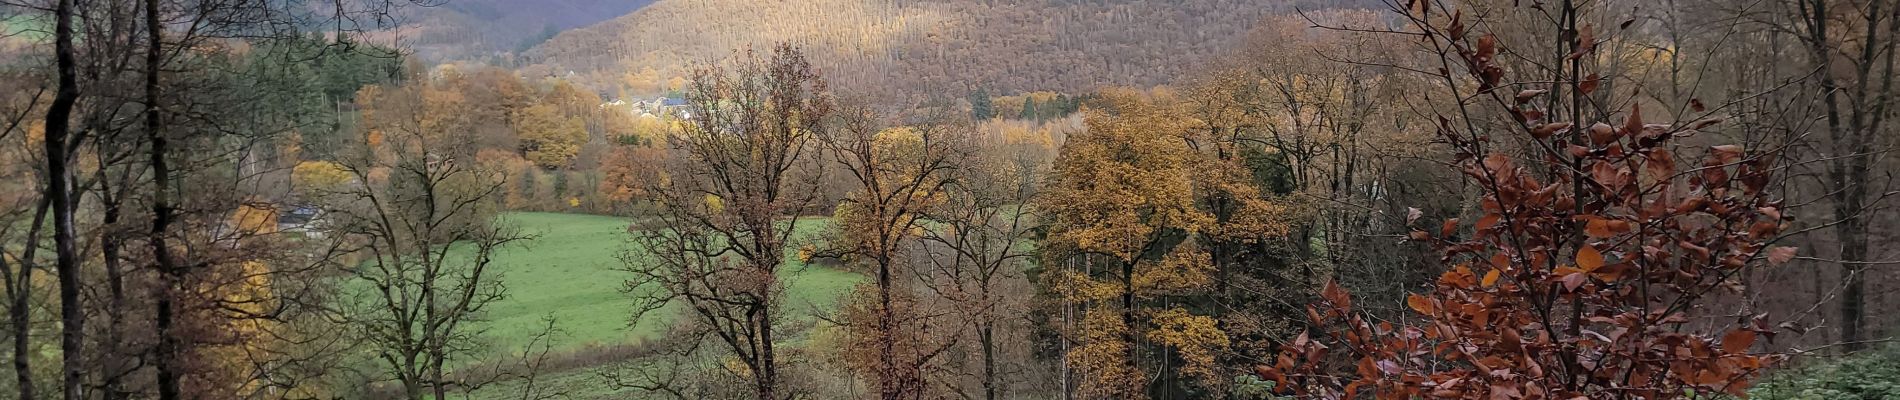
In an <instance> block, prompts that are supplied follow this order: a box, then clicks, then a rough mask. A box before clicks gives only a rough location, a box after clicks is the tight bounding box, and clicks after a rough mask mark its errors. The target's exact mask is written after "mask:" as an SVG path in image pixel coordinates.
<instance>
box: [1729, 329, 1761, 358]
mask: <svg viewBox="0 0 1900 400" xmlns="http://www.w3.org/2000/svg"><path fill="white" fill-rule="evenodd" d="M1754 344H1755V331H1751V330H1747V329H1736V330H1733V331H1729V333H1728V334H1727V335H1722V352H1724V353H1729V354H1741V353H1742V352H1745V351H1748V346H1752V345H1754Z"/></svg>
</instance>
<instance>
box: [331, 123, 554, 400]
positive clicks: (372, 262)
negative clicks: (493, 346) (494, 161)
mask: <svg viewBox="0 0 1900 400" xmlns="http://www.w3.org/2000/svg"><path fill="white" fill-rule="evenodd" d="M427 91H428V90H427V89H414V90H410V91H405V92H399V93H393V94H391V95H390V96H391V98H387V99H377V100H375V101H377V102H378V104H379V106H378V108H379V110H378V111H377V112H376V113H375V114H374V116H373V117H371V118H366V119H368V121H366V122H365V125H366V127H368V130H367V131H366V132H365V135H363V140H362V141H361V142H359V143H358V144H359V147H357V148H356V151H355V154H354V155H351V156H349V157H346V158H345V159H344V160H342V161H341V162H339V164H340V165H341V166H342V168H343V169H344V170H345V171H347V172H348V174H349V175H350V176H351V177H352V178H353V179H352V181H350V182H347V183H344V184H342V185H341V187H337V188H331V189H329V190H328V193H325V194H323V195H321V197H322V199H323V200H321V202H322V203H324V204H325V207H324V210H325V211H326V212H327V213H328V215H329V217H327V219H328V220H329V223H330V224H334V228H332V229H333V230H334V231H335V233H336V234H337V235H338V237H337V239H336V240H340V241H344V242H345V243H346V244H344V246H349V247H348V248H350V249H351V250H353V251H354V252H355V253H357V254H359V255H360V256H361V257H362V259H363V261H362V262H361V263H360V265H352V264H345V265H342V268H343V269H344V270H345V271H347V272H348V273H349V274H350V275H351V276H353V277H354V278H355V280H356V281H358V282H357V285H359V286H357V289H356V290H352V291H348V292H346V293H345V297H346V298H354V299H359V300H357V302H356V303H354V304H348V305H346V306H345V307H347V308H348V312H347V313H346V316H347V318H349V319H350V324H351V325H352V326H353V327H354V328H355V330H357V331H358V333H359V334H360V335H362V336H361V338H362V340H363V341H364V343H366V344H367V345H369V346H370V347H371V348H372V349H373V350H372V352H373V353H374V357H375V358H376V359H377V360H378V361H380V362H381V363H382V364H384V367H385V368H386V369H387V371H388V372H389V373H390V374H391V375H393V378H394V379H395V380H396V381H398V382H399V383H400V384H401V385H402V390H403V394H404V396H405V397H406V398H410V399H421V398H425V396H428V395H433V396H434V397H433V398H438V399H440V398H445V397H444V395H446V394H447V393H449V391H450V390H453V389H456V388H458V387H467V386H471V385H473V384H474V383H473V382H465V381H462V380H458V379H456V378H455V377H451V376H450V374H449V372H451V371H449V368H450V367H451V366H452V365H451V364H450V362H451V361H452V360H455V359H457V358H458V357H461V356H465V355H469V354H471V353H473V352H474V351H476V350H478V349H479V346H478V343H476V335H477V334H478V333H479V330H478V329H477V327H476V326H474V323H475V322H476V321H478V320H479V318H480V316H481V313H482V311H483V310H484V309H486V307H487V306H488V305H489V304H492V303H493V302H494V301H496V300H499V299H501V298H503V297H504V296H505V294H506V292H505V288H504V287H503V286H502V283H501V280H500V279H501V278H500V277H499V276H498V275H497V273H496V272H495V271H491V270H490V267H491V266H493V263H494V258H493V257H494V255H495V254H496V252H497V251H499V250H500V249H501V248H502V247H503V246H506V245H509V244H510V243H514V242H516V241H518V240H522V239H524V238H523V237H522V236H519V235H517V234H516V233H515V232H514V231H513V230H512V229H510V228H508V227H507V226H506V225H505V223H503V222H500V221H497V220H496V219H495V217H496V214H495V212H496V209H497V207H496V205H495V203H496V201H497V199H499V196H498V195H497V194H499V193H501V190H502V185H503V181H502V179H501V172H500V171H498V170H495V169H492V168H490V167H489V166H483V165H479V164H477V163H475V162H474V158H473V153H472V152H470V151H467V150H468V149H466V148H465V146H457V145H456V144H457V143H458V142H457V141H456V140H455V139H454V137H453V136H452V135H454V134H456V133H459V131H456V130H455V129H457V127H456V126H455V125H453V124H439V123H435V122H431V121H434V120H433V119H434V118H442V117H446V116H448V115H452V114H453V113H454V112H453V111H452V110H446V109H439V108H434V107H428V106H426V105H425V103H428V102H427V101H425V100H424V99H422V98H420V97H419V96H424V95H426V94H425V93H426V92H427ZM381 104H388V105H386V106H383V105H381Z"/></svg>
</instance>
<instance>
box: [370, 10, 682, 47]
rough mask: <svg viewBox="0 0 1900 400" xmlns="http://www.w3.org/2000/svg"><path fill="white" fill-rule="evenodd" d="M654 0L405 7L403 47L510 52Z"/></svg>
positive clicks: (604, 19) (629, 11) (621, 13)
mask: <svg viewBox="0 0 1900 400" xmlns="http://www.w3.org/2000/svg"><path fill="white" fill-rule="evenodd" d="M651 3H653V0H448V1H445V2H440V4H433V3H431V5H429V6H411V7H406V8H404V9H403V10H402V12H403V17H404V19H405V20H406V21H405V29H404V34H403V38H402V44H403V45H404V47H406V48H409V49H412V50H414V51H415V53H416V54H417V55H418V56H421V57H422V58H424V59H426V60H430V61H454V60H481V59H484V58H494V57H509V56H511V55H512V54H513V53H518V52H520V51H523V50H527V49H528V48H530V47H532V46H534V45H536V44H539V43H541V41H543V40H547V39H548V38H551V37H553V36H554V35H555V34H556V33H559V32H561V31H564V30H568V29H573V28H578V27H582V26H587V25H590V24H594V23H597V22H601V21H606V20H609V19H613V18H615V17H619V16H622V15H626V14H627V13H631V12H633V11H634V10H638V9H640V8H641V7H645V6H647V5H648V4H651Z"/></svg>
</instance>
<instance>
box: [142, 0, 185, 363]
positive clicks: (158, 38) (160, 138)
mask: <svg viewBox="0 0 1900 400" xmlns="http://www.w3.org/2000/svg"><path fill="white" fill-rule="evenodd" d="M163 28H164V21H161V20H160V18H159V15H158V0H145V29H146V40H147V47H146V53H145V135H146V138H147V139H148V140H150V141H151V164H152V231H151V242H152V258H153V259H154V261H156V262H157V263H158V272H159V276H160V281H161V284H160V285H159V290H158V293H157V294H156V296H155V297H157V299H156V300H157V308H158V312H157V314H158V315H157V319H158V320H157V321H156V323H157V331H158V351H157V354H155V356H154V357H153V358H154V360H153V364H154V366H155V367H156V368H157V370H158V383H157V384H158V398H159V400H178V399H179V393H178V378H179V375H178V371H177V364H176V363H177V362H178V360H177V358H178V339H177V337H176V336H177V335H175V334H173V333H172V322H173V321H172V320H173V319H174V318H175V317H176V313H177V310H174V307H175V305H174V304H173V299H172V298H173V296H174V295H175V293H173V292H174V288H176V287H177V285H178V278H179V276H178V275H179V274H180V271H179V270H178V266H177V265H176V262H175V260H173V259H172V256H171V246H170V245H168V244H166V237H165V235H167V234H168V233H169V231H170V230H171V224H172V204H171V197H170V192H169V191H170V188H171V185H172V176H171V167H170V165H168V164H166V162H165V153H166V152H167V151H169V143H167V139H166V137H165V134H164V132H163V128H164V127H163V125H162V123H161V120H160V115H159V112H160V111H159V110H160V108H161V107H159V101H158V100H159V95H158V93H159V92H158V91H159V86H158V74H159V64H160V63H162V62H163V59H162V56H163V55H162V54H161V52H162V50H163V48H164V29H163Z"/></svg>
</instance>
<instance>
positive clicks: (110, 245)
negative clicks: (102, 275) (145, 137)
mask: <svg viewBox="0 0 1900 400" xmlns="http://www.w3.org/2000/svg"><path fill="white" fill-rule="evenodd" d="M102 159H103V158H102ZM99 171H100V174H99V176H100V178H101V179H100V181H101V184H102V185H103V186H101V188H100V189H101V190H100V193H101V197H102V198H103V203H105V204H104V206H105V216H104V217H103V218H101V219H100V222H101V224H102V225H105V229H104V231H105V234H103V235H100V237H99V251H100V255H99V259H100V262H101V263H102V264H103V265H105V268H106V290H107V292H108V293H107V296H109V301H110V303H108V305H107V307H109V308H108V309H107V310H106V340H105V347H106V348H105V350H104V351H103V352H102V354H104V359H103V360H101V361H103V365H102V367H105V368H103V369H102V371H100V373H102V374H105V377H104V378H105V379H104V383H103V384H102V385H100V390H104V391H105V393H104V396H105V399H106V400H118V399H122V398H124V397H125V396H124V395H123V393H121V390H120V389H119V380H120V375H122V374H123V373H124V372H125V371H121V370H120V369H121V368H122V366H123V365H124V364H125V362H124V361H121V359H122V358H123V356H124V354H122V353H123V352H122V351H121V345H120V342H121V341H122V339H121V331H122V330H123V327H124V326H125V324H124V319H125V318H124V317H125V276H124V274H122V273H121V267H122V266H121V265H120V262H119V261H120V260H119V253H120V240H121V237H120V236H119V235H118V234H117V232H116V231H114V229H115V228H114V227H115V226H117V225H118V224H119V214H120V212H121V211H122V210H121V209H120V208H121V204H120V201H121V200H123V199H121V198H119V197H118V196H116V195H114V194H112V190H113V189H112V187H111V181H109V180H107V179H106V178H105V177H106V175H109V174H107V173H106V171H107V169H106V166H105V163H104V162H103V161H101V162H100V165H99Z"/></svg>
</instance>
